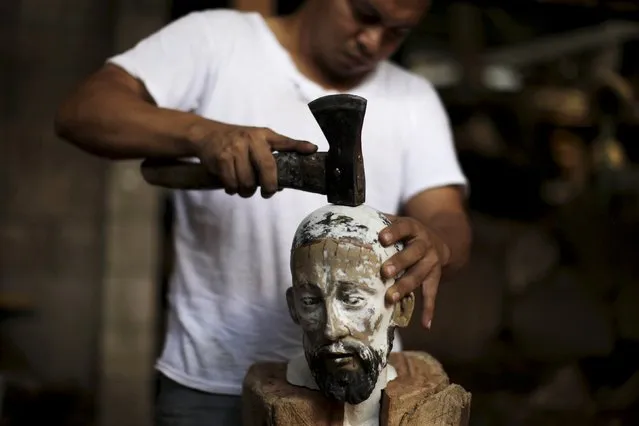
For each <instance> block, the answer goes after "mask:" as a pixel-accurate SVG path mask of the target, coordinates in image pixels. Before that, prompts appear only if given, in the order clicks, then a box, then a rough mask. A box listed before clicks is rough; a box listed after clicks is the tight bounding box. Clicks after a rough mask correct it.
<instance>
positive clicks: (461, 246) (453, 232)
mask: <svg viewBox="0 0 639 426" xmlns="http://www.w3.org/2000/svg"><path fill="white" fill-rule="evenodd" d="M426 225H427V226H428V228H429V229H431V230H432V231H433V232H434V233H435V234H436V235H437V236H438V237H439V238H440V239H441V240H442V241H443V242H444V244H446V245H447V246H448V248H449V249H450V257H449V259H448V262H446V264H445V265H444V272H445V273H448V272H453V271H455V270H457V269H459V268H461V267H462V266H464V264H465V263H466V262H467V261H468V256H469V252H470V243H471V238H472V237H471V229H470V224H469V223H468V218H467V216H466V214H465V213H463V212H441V213H437V214H435V215H434V216H433V217H432V218H430V220H429V221H428V223H427V224H426Z"/></svg>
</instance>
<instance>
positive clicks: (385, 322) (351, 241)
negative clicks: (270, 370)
mask: <svg viewBox="0 0 639 426" xmlns="http://www.w3.org/2000/svg"><path fill="white" fill-rule="evenodd" d="M388 225H390V221H389V220H388V218H386V216H384V215H383V214H382V213H380V212H378V211H377V210H375V209H372V208H370V207H367V206H358V207H346V206H337V205H328V206H325V207H323V208H320V209H318V210H316V211H314V212H313V213H311V214H310V215H309V216H307V217H306V218H305V219H304V220H303V221H302V223H301V224H300V226H299V228H298V230H297V233H296V234H295V238H294V241H293V246H292V252H291V272H292V274H293V287H292V289H290V290H291V291H290V292H289V293H290V294H287V297H288V298H289V300H288V302H289V309H290V310H291V315H292V316H293V318H294V320H295V321H296V322H297V323H298V324H300V325H301V327H302V329H303V331H304V346H305V351H306V354H305V355H302V356H300V357H297V358H294V359H292V360H291V361H290V362H289V363H288V366H287V372H286V379H287V381H288V382H289V383H290V384H292V385H295V386H302V387H305V388H309V389H314V390H317V391H321V387H320V386H318V384H317V381H316V378H315V376H314V375H313V373H314V372H315V373H316V376H317V371H316V370H313V369H312V368H311V367H310V366H309V356H312V355H310V354H312V353H313V351H314V350H316V349H317V348H318V347H320V346H322V347H323V348H324V349H325V350H326V351H328V353H330V354H331V355H332V356H344V358H341V359H339V360H337V359H331V358H330V357H329V358H326V359H323V360H322V362H326V363H328V364H331V365H332V368H334V369H335V368H336V369H340V368H345V369H348V368H351V369H355V370H357V369H358V368H359V369H361V368H362V367H361V363H362V362H364V363H366V362H368V363H370V364H369V365H370V366H372V367H374V370H375V373H376V378H377V380H376V381H375V383H374V386H373V387H372V388H370V387H369V388H370V394H369V395H368V397H367V398H366V399H364V400H361V398H360V401H359V402H357V403H355V404H351V403H348V402H346V401H345V402H344V423H343V426H378V425H379V414H380V411H379V410H380V402H381V395H382V390H383V389H384V388H385V387H386V385H387V384H388V382H390V381H391V380H394V379H395V378H396V377H397V372H396V371H395V369H394V368H393V366H391V365H388V364H387V355H388V353H389V337H388V335H389V327H394V326H396V325H397V324H395V323H394V320H393V318H394V317H393V315H394V307H393V306H388V305H387V304H386V302H385V293H386V290H387V289H388V288H389V287H390V286H391V285H392V284H393V283H394V281H395V280H393V279H391V280H386V281H384V280H382V278H381V265H382V264H383V262H384V261H386V260H387V259H388V258H390V257H391V256H392V255H393V254H395V253H397V252H398V251H399V250H401V248H402V246H401V244H396V245H392V246H390V247H384V246H383V245H382V244H381V243H380V242H379V233H380V232H381V231H382V229H384V228H385V227H387V226H388ZM353 348H360V349H362V348H363V350H356V351H355V352H356V353H357V356H353V351H354V349H353ZM327 359H328V360H327ZM356 359H359V363H360V365H359V366H357V365H358V362H356ZM336 366H337V367H336ZM354 366H355V367H354ZM371 377H372V376H371ZM370 383H372V382H370Z"/></svg>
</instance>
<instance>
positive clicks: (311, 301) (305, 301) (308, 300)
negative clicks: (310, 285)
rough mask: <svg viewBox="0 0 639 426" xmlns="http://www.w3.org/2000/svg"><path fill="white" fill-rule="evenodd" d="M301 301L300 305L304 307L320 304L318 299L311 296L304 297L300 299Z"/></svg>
mask: <svg viewBox="0 0 639 426" xmlns="http://www.w3.org/2000/svg"><path fill="white" fill-rule="evenodd" d="M301 300H302V305H304V306H314V305H317V304H318V303H319V302H320V298H319V297H313V296H304V297H302V299H301Z"/></svg>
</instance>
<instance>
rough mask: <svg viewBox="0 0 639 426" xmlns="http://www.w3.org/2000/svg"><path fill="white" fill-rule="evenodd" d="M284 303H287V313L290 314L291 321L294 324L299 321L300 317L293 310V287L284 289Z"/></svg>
mask: <svg viewBox="0 0 639 426" xmlns="http://www.w3.org/2000/svg"><path fill="white" fill-rule="evenodd" d="M286 304H287V305H288V313H289V314H290V315H291V318H292V319H293V322H294V323H295V324H299V323H300V319H299V318H298V316H297V311H296V310H295V300H294V296H293V287H289V288H288V289H287V290H286Z"/></svg>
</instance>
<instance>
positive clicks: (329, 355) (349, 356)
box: [320, 352, 357, 369]
mask: <svg viewBox="0 0 639 426" xmlns="http://www.w3.org/2000/svg"><path fill="white" fill-rule="evenodd" d="M320 358H321V359H322V360H323V361H324V362H325V363H326V365H327V367H329V369H330V368H331V367H332V368H348V369H352V368H356V367H357V361H356V359H357V355H356V354H355V353H351V352H324V353H322V354H321V355H320Z"/></svg>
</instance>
